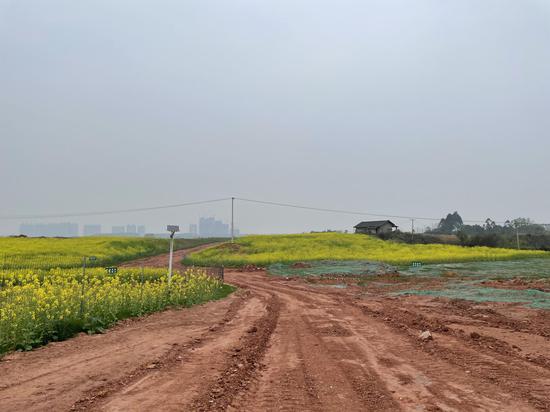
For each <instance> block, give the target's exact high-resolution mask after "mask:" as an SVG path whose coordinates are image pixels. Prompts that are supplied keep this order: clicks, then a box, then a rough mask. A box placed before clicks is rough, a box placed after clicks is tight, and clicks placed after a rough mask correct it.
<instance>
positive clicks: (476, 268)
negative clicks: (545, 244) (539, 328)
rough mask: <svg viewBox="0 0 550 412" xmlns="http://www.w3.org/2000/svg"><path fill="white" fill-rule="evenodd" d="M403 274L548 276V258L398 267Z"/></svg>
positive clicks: (478, 276) (504, 277) (477, 276)
mask: <svg viewBox="0 0 550 412" xmlns="http://www.w3.org/2000/svg"><path fill="white" fill-rule="evenodd" d="M399 272H400V273H401V274H404V275H416V276H442V275H446V274H449V273H455V274H457V275H459V276H473V277H476V278H484V279H496V278H499V279H500V278H502V279H506V278H514V277H531V278H550V260H549V259H528V260H508V261H497V262H468V263H444V264H435V265H423V266H421V267H415V268H413V267H408V268H400V270H399Z"/></svg>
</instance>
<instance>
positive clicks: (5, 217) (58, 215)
mask: <svg viewBox="0 0 550 412" xmlns="http://www.w3.org/2000/svg"><path fill="white" fill-rule="evenodd" d="M230 199H231V198H229V197H224V198H221V199H212V200H200V201H197V202H187V203H175V204H171V205H163V206H151V207H139V208H133V209H118V210H102V211H97V212H75V213H53V214H39V215H0V219H1V220H12V219H47V218H61V217H79V216H100V215H114V214H119V213H130V212H146V211H150V210H160V209H173V208H178V207H185V206H193V205H204V204H207V203H215V202H223V201H225V200H230Z"/></svg>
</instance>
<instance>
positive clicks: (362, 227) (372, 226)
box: [354, 220, 397, 235]
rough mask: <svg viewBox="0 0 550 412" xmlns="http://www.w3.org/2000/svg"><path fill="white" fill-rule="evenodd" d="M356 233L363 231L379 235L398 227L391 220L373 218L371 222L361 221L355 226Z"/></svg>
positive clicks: (367, 233)
mask: <svg viewBox="0 0 550 412" xmlns="http://www.w3.org/2000/svg"><path fill="white" fill-rule="evenodd" d="M354 228H355V233H363V234H366V235H379V234H382V233H390V232H393V231H394V230H395V229H397V225H395V224H394V223H393V222H392V221H390V220H373V221H370V222H361V223H359V224H357V225H355V226H354Z"/></svg>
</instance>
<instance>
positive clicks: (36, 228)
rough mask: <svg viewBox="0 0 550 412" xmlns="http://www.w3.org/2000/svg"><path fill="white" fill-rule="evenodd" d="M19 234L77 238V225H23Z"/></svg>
mask: <svg viewBox="0 0 550 412" xmlns="http://www.w3.org/2000/svg"><path fill="white" fill-rule="evenodd" d="M19 232H20V233H21V234H22V235H26V236H48V237H77V236H78V224H77V223H37V224H32V223H22V224H21V225H20V226H19Z"/></svg>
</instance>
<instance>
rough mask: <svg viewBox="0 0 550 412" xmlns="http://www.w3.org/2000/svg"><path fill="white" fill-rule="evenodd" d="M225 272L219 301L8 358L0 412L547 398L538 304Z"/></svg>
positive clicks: (357, 407) (499, 402) (547, 329)
mask: <svg viewBox="0 0 550 412" xmlns="http://www.w3.org/2000/svg"><path fill="white" fill-rule="evenodd" d="M158 262H159V264H160V262H165V257H164V258H162V259H161V258H159V261H158ZM163 264H164V263H163ZM226 280H227V282H228V283H232V284H234V285H238V286H239V287H240V289H239V291H238V292H236V293H235V294H233V295H232V296H230V297H228V298H227V299H224V300H222V301H217V302H210V303H207V304H205V305H201V306H196V307H193V308H190V309H183V310H168V311H165V312H162V313H157V314H154V315H151V316H148V317H146V318H142V319H137V320H130V321H126V322H121V323H120V324H119V325H118V326H116V327H115V328H113V329H111V330H109V331H108V332H107V333H105V334H103V335H95V336H84V335H82V336H78V337H76V338H74V339H71V340H68V341H65V342H60V343H56V344H50V345H48V346H46V347H44V348H41V349H38V350H35V351H33V352H28V353H15V354H11V355H9V356H7V357H5V358H4V359H3V360H1V361H0V410H2V411H29V410H49V411H59V410H61V411H62V410H105V411H128V410H132V411H149V410H155V411H188V410H199V411H208V410H232V411H237V410H238V411H241V410H244V411H279V410H283V411H285V410H286V411H304V410H308V411H340V412H341V411H366V410H370V411H380V410H381V411H396V410H405V411H409V410H411V411H417V410H418V411H422V410H424V411H438V410H454V411H478V410H485V411H533V410H550V344H549V341H550V320H549V319H548V315H547V312H546V313H545V312H543V311H535V310H528V309H523V308H520V307H518V306H511V305H499V304H493V305H492V306H491V307H488V306H483V305H479V304H476V305H474V304H470V303H467V302H462V301H461V302H449V301H448V300H442V299H431V298H420V297H400V298H391V297H387V296H384V295H382V294H377V293H375V292H372V293H369V294H368V295H365V294H364V290H361V289H360V288H359V287H353V286H351V287H348V288H346V289H336V288H333V287H330V286H325V285H319V284H312V283H308V282H305V281H302V280H285V279H282V278H272V277H268V276H267V275H266V274H265V273H264V272H261V271H259V272H247V273H241V272H230V273H226ZM423 330H430V331H431V332H432V335H433V340H429V341H422V340H420V339H419V338H418V335H419V333H420V332H421V331H423Z"/></svg>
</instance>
